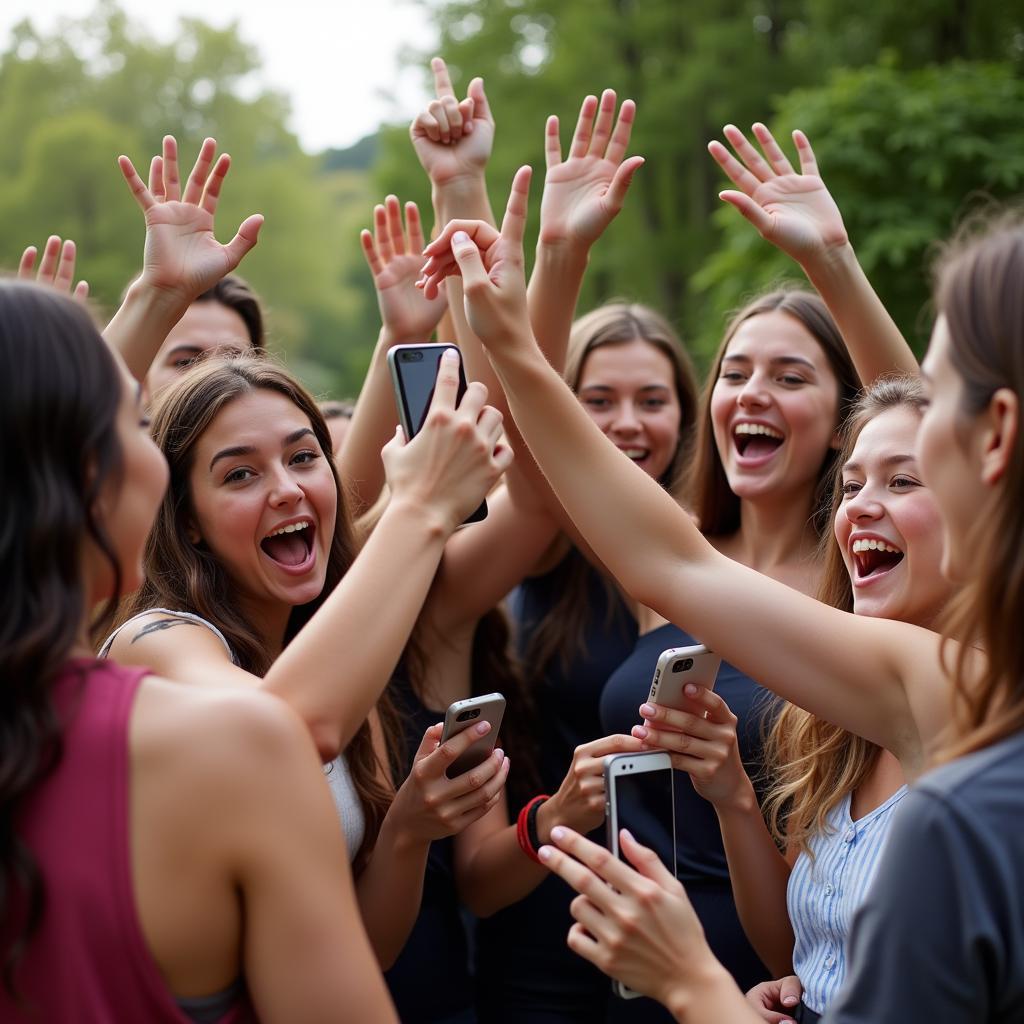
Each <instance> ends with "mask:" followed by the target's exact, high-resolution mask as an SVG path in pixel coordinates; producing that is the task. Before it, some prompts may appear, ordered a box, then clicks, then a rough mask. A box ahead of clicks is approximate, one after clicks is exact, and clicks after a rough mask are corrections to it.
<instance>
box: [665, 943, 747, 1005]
mask: <svg viewBox="0 0 1024 1024" xmlns="http://www.w3.org/2000/svg"><path fill="white" fill-rule="evenodd" d="M700 954H701V955H700V960H699V962H697V963H693V962H692V959H693V958H691V962H690V963H688V964H687V969H686V972H685V976H683V977H679V978H677V979H674V980H673V982H672V983H671V986H670V988H669V990H668V992H667V993H666V994H665V995H663V996H662V997H661V999H660V1002H661V1003H662V1004H663V1005H664V1006H665V1007H666V1008H667V1009H668V1011H669V1012H670V1013H671V1014H672V1016H673V1017H674V1018H675V1020H676V1021H677V1022H678V1024H722V1022H723V1021H728V1022H729V1024H762V1022H761V1017H760V1015H759V1014H758V1013H757V1011H756V1010H755V1009H754V1008H753V1007H752V1006H751V1005H750V1004H749V1003H748V1002H747V1001H746V999H744V997H743V993H742V992H741V991H740V990H739V989H738V988H737V987H736V982H734V981H733V980H732V976H731V975H730V974H729V972H728V971H727V970H726V969H725V968H724V967H723V966H722V965H721V964H720V963H719V962H718V961H717V960H716V959H715V958H714V955H713V954H712V953H711V951H710V950H709V949H708V948H707V946H706V945H705V946H704V947H703V949H702V950H701V951H700Z"/></svg>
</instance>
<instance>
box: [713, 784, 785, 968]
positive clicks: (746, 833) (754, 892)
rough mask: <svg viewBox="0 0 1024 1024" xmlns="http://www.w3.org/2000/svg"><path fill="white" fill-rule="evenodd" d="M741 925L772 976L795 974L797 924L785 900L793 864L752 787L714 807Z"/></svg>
mask: <svg viewBox="0 0 1024 1024" xmlns="http://www.w3.org/2000/svg"><path fill="white" fill-rule="evenodd" d="M715 812H716V813H717V815H718V822H719V824H720V825H721V828H722V842H723V844H724V846H725V856H726V859H727V860H728V862H729V880H730V882H731V884H732V892H733V898H734V899H735V901H736V911H737V913H738V914H739V918H740V923H741V924H742V925H743V930H744V932H746V934H747V938H748V939H749V940H750V944H751V945H752V946H753V947H754V949H755V951H756V952H757V955H758V956H759V957H760V958H761V959H762V960H763V961H764V963H765V964H766V965H767V966H768V968H769V969H770V971H771V973H772V977H773V978H781V977H783V976H784V975H786V974H792V973H793V928H792V926H791V924H790V921H789V910H788V907H787V905H786V885H787V883H788V881H789V870H790V869H789V864H788V863H787V862H786V859H785V857H783V856H782V854H781V853H780V852H779V849H778V847H777V846H776V845H775V841H774V840H773V839H772V836H771V833H770V832H769V831H768V828H767V826H766V825H765V823H764V818H763V817H762V816H761V811H760V809H759V808H758V805H757V796H756V794H755V793H754V788H753V786H749V785H748V786H747V788H746V790H745V792H744V794H743V795H742V797H741V798H740V799H738V800H737V801H735V802H733V803H732V804H730V805H729V806H721V807H715Z"/></svg>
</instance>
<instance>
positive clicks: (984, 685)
mask: <svg viewBox="0 0 1024 1024" xmlns="http://www.w3.org/2000/svg"><path fill="white" fill-rule="evenodd" d="M982 223H984V222H982ZM985 228H986V230H984V231H983V232H982V233H980V234H979V232H978V230H977V223H976V222H973V221H972V222H969V223H968V224H967V225H966V226H965V228H964V229H963V231H962V232H961V233H960V235H959V236H958V237H957V238H955V239H954V240H953V242H952V243H951V245H950V246H949V247H948V249H947V250H946V252H945V253H944V255H943V257H942V259H941V260H940V262H939V264H938V267H937V273H936V288H935V305H936V310H937V312H938V314H939V316H942V317H945V319H946V325H947V327H948V330H949V354H950V360H951V362H952V364H953V367H954V369H955V370H956V371H957V374H958V375H959V377H960V413H961V422H960V424H959V425H958V426H959V427H960V428H961V429H963V430H966V428H967V425H968V423H969V421H970V420H971V419H973V418H975V417H977V416H978V415H980V414H981V413H983V412H984V411H985V410H986V409H987V408H988V406H989V404H990V402H991V401H992V398H993V396H994V394H995V393H996V391H998V390H999V389H1001V388H1008V389H1009V390H1010V391H1012V392H1013V394H1014V395H1015V396H1016V399H1017V403H1018V415H1020V412H1021V409H1022V408H1024V217H1022V216H1021V214H1019V213H1005V214H1003V215H1002V216H1001V217H999V218H998V219H997V220H996V221H995V222H994V223H992V222H990V223H988V224H987V225H985ZM1022 427H1024V424H1022V423H1021V422H1020V420H1018V422H1017V434H1016V438H1015V439H1014V446H1013V452H1012V454H1011V458H1010V460H1009V463H1008V465H1007V469H1006V475H1005V477H1004V478H1003V479H1002V480H1001V481H1000V483H999V487H998V489H996V490H994V491H993V493H992V495H991V498H990V500H989V502H988V504H987V506H986V507H984V508H983V509H980V510H979V515H978V516H977V517H976V519H975V520H974V525H973V528H972V530H971V532H970V535H969V536H968V538H967V539H966V541H965V547H966V549H967V550H969V551H970V552H971V566H972V579H971V581H970V582H969V583H968V585H967V586H966V587H964V589H963V591H962V592H961V593H960V595H958V597H957V598H956V600H955V601H954V602H953V604H952V606H951V608H950V614H949V616H948V619H947V621H946V622H944V624H943V626H944V628H943V633H944V636H945V638H946V639H944V641H943V652H942V653H943V662H944V664H945V665H946V667H947V670H948V671H950V673H951V675H952V677H953V681H954V723H953V726H954V727H953V729H952V730H951V732H950V735H949V736H948V737H947V738H946V741H945V743H944V748H943V750H942V752H941V754H940V757H941V759H944V760H945V759H949V758H953V757H959V756H961V755H963V754H967V753H970V752H971V751H974V750H980V749H982V748H983V747H987V746H990V745H991V744H993V743H997V742H999V741H1000V740H1002V739H1006V738H1007V737H1009V736H1012V735H1013V734H1015V733H1017V732H1020V731H1021V730H1022V729H1024V642H1022V641H1021V636H1020V628H1021V623H1022V622H1024V543H1022V542H1024V515H1022V512H1021V495H1022V494H1024V429H1022ZM950 637H959V638H964V639H969V640H971V641H973V643H968V642H964V643H961V644H960V645H959V647H957V648H955V649H954V648H953V646H952V645H951V643H950V642H949V638H950ZM974 644H977V645H978V646H980V647H981V649H982V650H984V652H985V660H984V664H983V666H982V667H981V669H980V671H979V670H977V669H976V668H975V667H973V666H969V665H968V661H969V660H971V659H972V657H973V656H974V655H975V654H976V648H975V647H974Z"/></svg>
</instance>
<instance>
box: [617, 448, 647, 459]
mask: <svg viewBox="0 0 1024 1024" xmlns="http://www.w3.org/2000/svg"><path fill="white" fill-rule="evenodd" d="M622 451H623V452H625V454H626V455H628V456H629V457H630V458H631V459H642V458H644V456H645V455H646V454H647V449H646V448H623V449H622Z"/></svg>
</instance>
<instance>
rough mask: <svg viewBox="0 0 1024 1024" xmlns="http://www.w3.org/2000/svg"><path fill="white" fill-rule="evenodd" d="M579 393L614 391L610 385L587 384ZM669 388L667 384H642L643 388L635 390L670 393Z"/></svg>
mask: <svg viewBox="0 0 1024 1024" xmlns="http://www.w3.org/2000/svg"><path fill="white" fill-rule="evenodd" d="M580 390H581V391H614V390H615V388H613V387H612V386H611V385H610V384H588V385H587V386H586V387H583V388H580ZM670 390H671V388H669V386H668V385H667V384H644V385H643V387H639V388H637V391H670Z"/></svg>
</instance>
